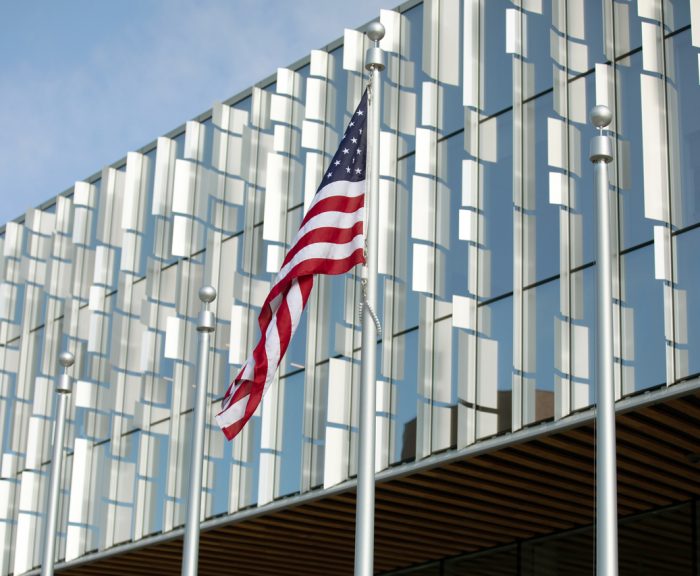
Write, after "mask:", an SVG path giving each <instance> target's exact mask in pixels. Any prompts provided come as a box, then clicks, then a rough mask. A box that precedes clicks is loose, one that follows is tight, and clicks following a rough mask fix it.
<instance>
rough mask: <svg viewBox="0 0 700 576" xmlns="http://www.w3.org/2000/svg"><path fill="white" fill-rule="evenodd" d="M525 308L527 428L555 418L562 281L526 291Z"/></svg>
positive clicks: (524, 416)
mask: <svg viewBox="0 0 700 576" xmlns="http://www.w3.org/2000/svg"><path fill="white" fill-rule="evenodd" d="M523 307H524V309H525V312H524V316H525V319H524V322H523V343H522V344H523V378H522V382H523V388H522V407H521V410H522V422H523V424H524V425H527V424H532V423H533V422H539V421H541V420H546V419H548V418H552V417H553V416H554V378H555V371H554V367H555V364H554V359H555V352H556V349H557V348H558V342H556V341H555V324H556V323H557V322H561V315H560V313H559V279H556V280H552V281H550V282H547V283H546V284H541V285H539V286H536V287H534V288H530V289H528V290H526V291H525V292H524V293H523ZM513 408H514V409H517V408H518V406H517V405H514V407H513Z"/></svg>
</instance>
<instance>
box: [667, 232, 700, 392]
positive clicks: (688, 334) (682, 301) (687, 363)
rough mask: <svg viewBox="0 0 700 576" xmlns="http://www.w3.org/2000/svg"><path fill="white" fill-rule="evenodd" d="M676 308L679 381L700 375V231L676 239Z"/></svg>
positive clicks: (684, 234) (680, 235)
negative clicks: (699, 258) (699, 255)
mask: <svg viewBox="0 0 700 576" xmlns="http://www.w3.org/2000/svg"><path fill="white" fill-rule="evenodd" d="M674 249H675V253H676V264H677V265H676V266H675V267H674V273H675V277H674V284H673V296H674V300H673V308H674V312H675V319H674V331H673V334H674V343H675V360H676V378H677V379H680V378H685V377H686V376H690V375H692V374H697V373H698V372H700V353H698V351H699V350H700V267H698V254H700V228H694V229H693V230H690V231H688V232H684V233H683V234H679V235H677V236H675V237H674Z"/></svg>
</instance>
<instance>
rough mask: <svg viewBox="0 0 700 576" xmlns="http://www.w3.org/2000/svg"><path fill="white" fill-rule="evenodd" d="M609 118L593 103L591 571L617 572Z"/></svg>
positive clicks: (610, 575)
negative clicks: (595, 251) (594, 305)
mask: <svg viewBox="0 0 700 576" xmlns="http://www.w3.org/2000/svg"><path fill="white" fill-rule="evenodd" d="M611 120H612V113H611V112H610V110H609V109H608V107H607V106H595V107H594V108H593V110H592V111H591V122H592V123H593V125H594V126H595V127H596V128H598V134H597V135H596V136H594V137H593V139H592V140H591V155H590V160H591V162H593V171H594V177H595V189H596V196H597V203H598V255H597V266H598V334H597V340H598V388H597V391H598V402H597V403H598V408H597V412H596V429H597V432H596V434H597V441H596V573H597V574H598V576H617V565H618V562H617V461H616V448H615V392H614V381H613V311H612V264H611V257H612V256H611V252H612V249H611V242H610V193H609V185H608V181H609V180H608V164H609V163H610V162H612V159H613V155H612V153H613V145H612V138H610V136H605V135H603V128H605V127H606V126H607V125H608V124H610V121H611Z"/></svg>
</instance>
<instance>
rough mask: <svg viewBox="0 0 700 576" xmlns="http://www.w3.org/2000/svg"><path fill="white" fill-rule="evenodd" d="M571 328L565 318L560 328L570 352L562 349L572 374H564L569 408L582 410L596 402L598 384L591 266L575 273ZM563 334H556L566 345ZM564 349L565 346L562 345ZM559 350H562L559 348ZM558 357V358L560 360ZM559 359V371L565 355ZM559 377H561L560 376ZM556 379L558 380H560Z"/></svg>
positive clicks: (593, 287) (595, 319)
mask: <svg viewBox="0 0 700 576" xmlns="http://www.w3.org/2000/svg"><path fill="white" fill-rule="evenodd" d="M570 281H571V285H570V289H571V302H570V307H571V316H570V318H569V319H568V320H569V321H570V323H571V325H570V326H569V325H567V324H565V321H566V319H565V318H561V322H558V325H559V327H560V329H561V330H568V339H569V347H570V352H569V351H565V350H562V351H561V353H562V354H566V355H567V356H568V357H569V358H570V364H569V373H568V374H566V373H562V374H561V375H562V376H563V377H564V378H567V377H568V378H570V381H571V390H570V394H569V403H570V404H569V406H568V409H569V410H571V411H576V410H581V409H583V408H585V407H587V406H590V404H591V403H592V402H593V398H594V397H595V382H596V330H597V308H596V284H595V282H596V269H595V268H594V267H588V268H585V269H583V270H579V271H577V272H574V273H573V274H571V280H570ZM560 336H561V335H560V334H555V337H556V338H557V342H559V343H563V342H566V339H561V338H560ZM559 346H563V344H559ZM557 351H559V348H558V349H557ZM557 356H558V357H557ZM557 356H555V362H556V366H555V371H556V372H558V371H559V370H558V369H557V367H563V366H564V363H563V356H559V355H558V354H557ZM557 376H558V374H557ZM557 376H555V377H557Z"/></svg>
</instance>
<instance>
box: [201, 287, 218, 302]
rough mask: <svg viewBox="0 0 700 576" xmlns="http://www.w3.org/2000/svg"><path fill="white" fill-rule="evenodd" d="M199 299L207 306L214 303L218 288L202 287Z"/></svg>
mask: <svg viewBox="0 0 700 576" xmlns="http://www.w3.org/2000/svg"><path fill="white" fill-rule="evenodd" d="M199 299H200V300H201V301H202V302H205V303H207V304H209V302H213V301H214V300H215V299H216V288H214V287H213V286H202V287H201V288H200V289H199Z"/></svg>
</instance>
